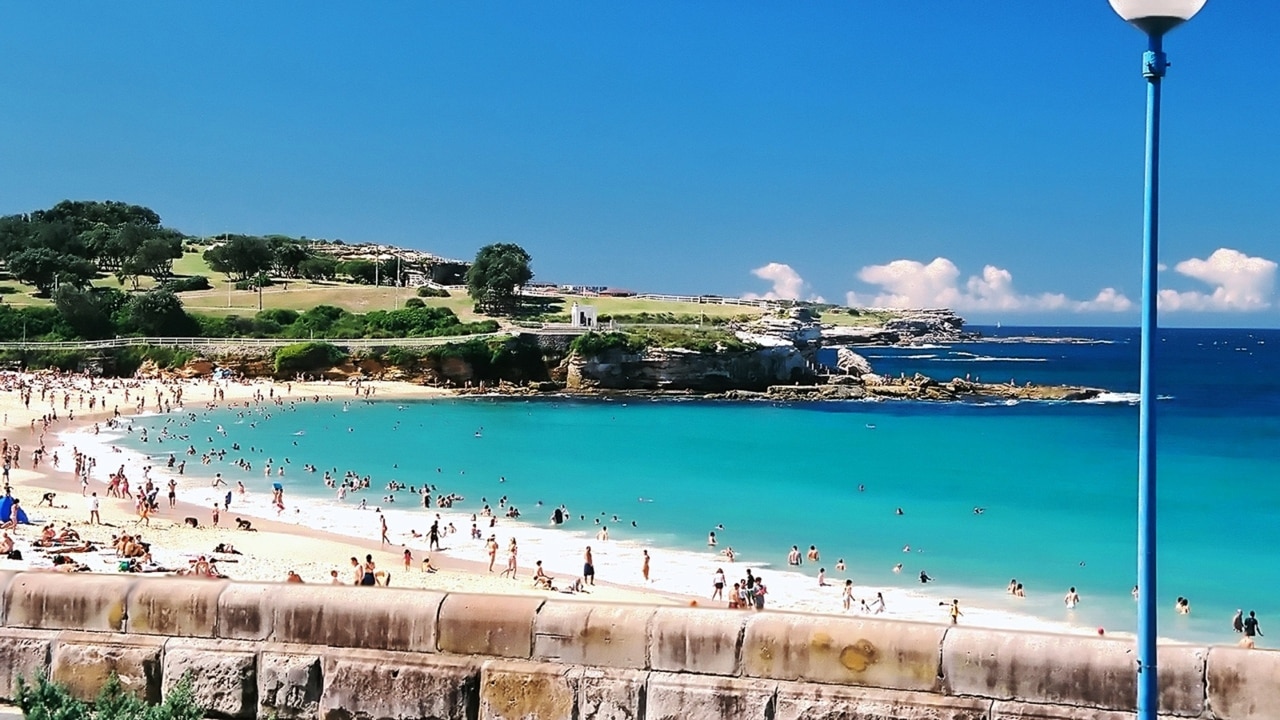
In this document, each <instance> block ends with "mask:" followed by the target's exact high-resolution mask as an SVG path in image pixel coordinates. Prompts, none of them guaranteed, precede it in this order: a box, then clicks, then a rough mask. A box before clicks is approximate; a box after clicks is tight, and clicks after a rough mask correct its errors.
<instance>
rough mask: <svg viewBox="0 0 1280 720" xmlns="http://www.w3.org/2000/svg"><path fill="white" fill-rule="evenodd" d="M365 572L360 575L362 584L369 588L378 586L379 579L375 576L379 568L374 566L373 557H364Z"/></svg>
mask: <svg viewBox="0 0 1280 720" xmlns="http://www.w3.org/2000/svg"><path fill="white" fill-rule="evenodd" d="M363 570H364V572H362V573H361V574H360V584H361V585H367V586H369V587H373V586H374V585H377V584H378V579H377V577H376V576H375V575H374V572H375V571H376V570H377V566H376V565H374V563H373V555H365V556H364V568H363Z"/></svg>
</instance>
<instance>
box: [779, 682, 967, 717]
mask: <svg viewBox="0 0 1280 720" xmlns="http://www.w3.org/2000/svg"><path fill="white" fill-rule="evenodd" d="M990 707H991V701H990V700H984V699H980V698H956V697H945V696H942V695H936V694H933V693H920V692H912V691H909V690H882V689H880V688H853V687H840V686H838V685H817V684H801V683H778V702H777V709H776V711H775V713H774V716H773V718H774V720H862V719H863V718H875V720H987V710H988V709H990Z"/></svg>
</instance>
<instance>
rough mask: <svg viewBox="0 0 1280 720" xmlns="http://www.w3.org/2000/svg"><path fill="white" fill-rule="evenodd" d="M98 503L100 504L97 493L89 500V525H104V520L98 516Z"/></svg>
mask: <svg viewBox="0 0 1280 720" xmlns="http://www.w3.org/2000/svg"><path fill="white" fill-rule="evenodd" d="M98 503H99V500H98V493H96V492H95V493H94V494H93V496H92V497H90V498H89V524H90V525H101V524H102V518H101V517H100V516H99V515H98Z"/></svg>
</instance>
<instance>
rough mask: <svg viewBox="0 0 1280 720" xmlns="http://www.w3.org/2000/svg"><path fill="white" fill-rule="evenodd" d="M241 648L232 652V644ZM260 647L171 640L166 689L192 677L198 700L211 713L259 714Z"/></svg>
mask: <svg viewBox="0 0 1280 720" xmlns="http://www.w3.org/2000/svg"><path fill="white" fill-rule="evenodd" d="M237 646H238V651H235V652H229V651H228V649H229V648H231V647H237ZM255 651H256V648H254V647H253V644H252V643H232V642H228V641H225V640H224V641H220V642H217V641H208V640H170V641H169V642H168V644H166V645H165V650H164V662H163V678H164V683H163V692H164V694H165V695H168V694H169V692H170V691H171V690H173V688H174V687H175V686H176V685H177V684H178V683H179V682H180V681H181V680H182V679H183V678H184V677H189V678H190V679H191V690H192V693H193V694H194V695H195V698H196V702H197V703H199V705H200V706H201V707H203V708H204V709H205V710H206V711H207V713H208V715H209V716H211V717H219V718H233V719H236V720H239V719H247V718H253V717H257V713H258V707H257V706H258V678H257V672H256V669H257V664H256V662H255V658H256V652H255Z"/></svg>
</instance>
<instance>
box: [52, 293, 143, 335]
mask: <svg viewBox="0 0 1280 720" xmlns="http://www.w3.org/2000/svg"><path fill="white" fill-rule="evenodd" d="M126 300H127V298H126V296H125V294H124V293H122V292H120V291H119V290H117V289H115V288H110V287H105V288H90V289H87V290H85V289H81V288H77V287H72V286H70V285H63V286H61V287H59V288H58V289H57V291H55V292H54V293H53V305H54V307H56V308H57V309H58V313H59V314H60V315H62V319H63V320H65V321H66V323H67V324H68V325H70V326H71V329H72V330H74V331H75V333H76V335H78V336H79V337H82V338H85V339H87V340H97V339H99V338H106V337H111V336H112V335H114V334H115V332H116V325H115V320H114V319H113V316H114V315H115V313H116V312H117V311H118V310H119V309H120V308H121V307H122V306H123V305H124V304H125V301H126Z"/></svg>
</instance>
